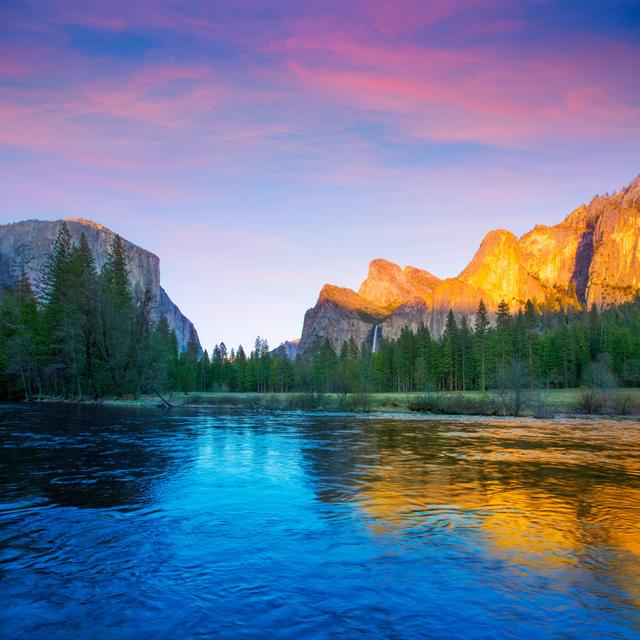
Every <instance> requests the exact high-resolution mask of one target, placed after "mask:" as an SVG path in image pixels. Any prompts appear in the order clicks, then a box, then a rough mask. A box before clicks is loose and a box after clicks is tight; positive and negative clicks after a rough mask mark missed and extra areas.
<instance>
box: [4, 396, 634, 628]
mask: <svg viewBox="0 0 640 640" xmlns="http://www.w3.org/2000/svg"><path fill="white" fill-rule="evenodd" d="M0 437H1V439H2V444H3V447H2V452H1V453H0V489H1V492H0V636H1V637H2V638H29V639H32V638H33V639H37V638H46V639H47V640H54V639H57V638H83V639H84V638H114V639H115V638H117V639H122V638H137V639H138V638H171V639H173V638H230V639H231V638H233V639H236V638H296V639H298V638H402V639H404V638H407V639H411V638H585V637H598V638H637V637H640V425H638V424H637V423H631V422H626V423H615V422H603V423H593V422H585V423H581V422H576V421H573V422H558V421H550V422H543V421H530V422H527V421H509V420H494V419H492V420H473V419H466V420H457V419H456V420H453V419H450V420H447V419H442V420H437V419H421V418H415V417H401V416H395V417H394V416H386V417H379V416H378V417H374V416H353V415H327V414H324V415H322V414H305V413H236V414H229V413H212V412H208V411H205V410H202V411H193V412H180V413H164V412H162V411H160V410H153V409H145V410H123V409H119V408H107V407H88V406H86V407H74V406H69V405H61V406H55V405H39V406H35V407H29V406H26V405H24V406H23V405H20V406H15V405H14V406H10V405H5V406H0Z"/></svg>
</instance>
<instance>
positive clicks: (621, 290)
mask: <svg viewBox="0 0 640 640" xmlns="http://www.w3.org/2000/svg"><path fill="white" fill-rule="evenodd" d="M639 292H640V176H638V177H636V178H635V179H634V180H633V181H632V182H631V183H630V184H629V185H628V186H626V187H624V188H623V189H621V190H620V191H618V192H616V193H614V194H613V195H605V196H596V197H595V198H593V199H592V200H591V202H590V203H589V204H586V205H584V204H583V205H580V206H579V207H578V208H577V209H575V210H574V211H573V212H571V213H570V214H569V215H568V216H567V217H566V218H565V219H564V220H563V221H562V222H561V223H559V224H557V225H555V226H545V225H538V226H536V227H534V228H533V229H532V230H531V231H529V232H528V233H526V234H524V235H523V236H522V237H520V238H517V237H516V236H515V235H514V234H513V233H511V232H510V231H506V230H504V229H498V230H495V231H491V232H489V233H488V234H487V235H486V236H485V238H484V239H483V241H482V243H481V244H480V247H479V248H478V250H477V251H476V253H475V255H474V256H473V258H472V260H471V262H469V264H468V265H467V267H466V268H465V269H464V270H463V271H462V272H461V273H460V274H459V275H458V276H456V277H454V278H445V279H440V278H438V277H436V276H434V275H433V274H431V273H429V272H428V271H424V270H422V269H418V268H415V267H410V266H407V267H404V269H403V268H401V267H400V266H398V265H397V264H394V263H392V262H389V261H387V260H384V259H377V260H373V261H372V262H371V263H370V265H369V272H368V275H367V278H366V279H365V281H364V282H363V283H362V285H361V286H360V289H359V290H358V292H357V293H356V292H355V291H353V290H352V289H345V288H342V287H338V286H335V285H325V286H324V287H323V288H322V290H321V291H320V295H319V297H318V301H317V303H316V305H315V306H314V307H313V308H312V309H309V310H308V311H307V313H306V314H305V319H304V326H303V330H302V337H301V340H300V345H299V348H298V352H299V353H300V354H304V353H307V352H308V351H309V350H310V349H311V348H312V347H313V345H314V344H317V343H318V342H320V341H323V340H324V339H325V338H328V339H329V341H330V342H331V344H332V346H333V347H334V349H336V350H339V349H340V348H341V346H342V343H343V342H345V341H346V340H349V339H350V338H354V339H355V341H356V343H358V344H361V343H362V342H366V343H368V344H369V345H370V346H372V345H373V339H374V333H376V332H378V333H377V337H378V338H379V337H380V336H384V337H386V338H396V337H398V335H399V334H400V332H401V331H402V329H403V327H405V326H407V327H409V328H410V329H412V330H416V329H417V328H418V326H420V325H421V324H425V325H426V326H428V327H429V329H430V331H431V333H432V335H434V336H438V337H439V336H440V335H441V334H442V331H443V328H444V322H445V318H446V314H447V312H448V310H449V309H450V308H451V309H452V310H453V311H454V313H455V315H456V316H457V317H458V319H460V318H461V317H462V316H466V317H471V316H472V315H473V314H474V313H475V311H476V309H477V307H478V303H479V301H480V300H481V299H483V300H484V301H485V303H486V305H487V307H488V308H489V309H490V310H495V308H496V307H497V305H498V304H499V303H500V302H501V301H502V300H504V301H505V302H507V303H509V305H510V306H511V308H512V310H516V309H517V308H519V307H521V306H522V305H524V303H525V302H526V301H527V299H531V300H534V301H537V302H538V303H541V304H546V305H549V306H552V307H556V308H557V307H559V306H560V305H564V306H565V307H568V306H574V307H579V306H581V305H591V304H592V303H595V304H597V305H599V306H606V305H610V304H618V303H621V302H624V301H627V300H630V299H632V298H634V297H635V296H637V295H638V293H639ZM376 327H378V329H376Z"/></svg>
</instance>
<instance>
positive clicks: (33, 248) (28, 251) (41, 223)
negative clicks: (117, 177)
mask: <svg viewBox="0 0 640 640" xmlns="http://www.w3.org/2000/svg"><path fill="white" fill-rule="evenodd" d="M65 222H66V224H67V227H68V228H69V232H70V233H71V237H72V239H73V241H74V242H78V241H79V240H80V235H81V234H82V233H84V234H85V236H86V237H87V241H88V243H89V246H90V247H91V250H92V252H93V256H94V259H95V263H96V267H97V268H98V269H100V267H102V265H103V264H104V263H105V262H106V260H107V254H108V251H109V247H110V246H111V243H112V242H113V238H114V237H115V235H116V234H115V233H114V232H113V231H111V230H110V229H107V228H106V227H103V226H102V225H100V224H97V223H95V222H91V221H90V220H84V219H82V218H77V219H76V218H72V219H68V220H65ZM61 224H62V220H55V221H45V220H24V221H22V222H16V223H14V224H5V225H0V285H1V286H7V285H8V284H9V283H10V280H11V277H12V274H13V273H15V271H16V269H17V268H19V265H20V264H21V263H24V264H25V265H26V271H27V273H28V275H29V277H30V280H31V282H32V283H33V285H34V287H35V289H36V291H37V290H38V285H39V283H40V279H41V274H42V268H43V266H44V263H45V261H46V259H47V256H48V254H49V252H50V251H51V247H52V246H53V243H54V241H55V239H56V236H57V235H58V231H59V229H60V225H61ZM122 241H123V244H124V247H125V250H126V254H127V267H128V270H129V278H130V281H131V286H132V290H133V293H134V295H135V296H142V295H143V294H144V291H145V290H146V289H148V290H149V292H150V293H151V314H152V320H153V321H157V320H158V319H159V318H161V317H162V316H166V318H167V321H168V322H169V327H170V328H171V329H173V330H174V331H175V332H176V336H177V337H178V345H179V347H180V349H181V350H183V351H184V350H185V349H186V346H187V344H188V342H189V339H190V338H191V336H192V335H193V336H194V338H195V341H196V343H197V345H198V348H200V343H199V341H198V335H197V333H196V330H195V328H194V326H193V324H192V323H191V321H190V320H189V319H188V318H186V317H185V316H184V315H182V313H181V312H180V309H178V307H177V306H176V305H175V304H174V303H173V302H172V301H171V299H170V298H169V296H168V295H167V293H166V292H165V291H164V289H163V288H162V287H161V286H160V260H159V258H158V256H156V255H155V254H153V253H151V252H150V251H146V250H145V249H142V248H141V247H138V246H137V245H135V244H133V243H131V242H129V241H127V240H125V239H124V238H123V239H122Z"/></svg>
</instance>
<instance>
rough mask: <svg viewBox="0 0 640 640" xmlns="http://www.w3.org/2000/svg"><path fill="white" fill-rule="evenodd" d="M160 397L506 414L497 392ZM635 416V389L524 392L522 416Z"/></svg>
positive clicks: (149, 401)
mask: <svg viewBox="0 0 640 640" xmlns="http://www.w3.org/2000/svg"><path fill="white" fill-rule="evenodd" d="M165 397H166V398H167V399H168V400H169V401H170V402H171V403H172V405H173V406H175V407H180V406H184V407H200V406H202V407H216V408H224V409H229V408H238V409H265V410H319V411H323V410H324V411H355V412H369V411H373V412H410V411H419V412H425V413H444V414H465V415H510V413H511V412H510V409H509V407H510V404H509V399H508V398H505V397H504V396H503V395H501V394H500V393H498V392H495V391H488V392H486V393H482V392H480V391H465V392H463V391H450V392H448V391H445V392H427V393H425V392H412V393H371V394H347V395H342V394H336V393H331V394H313V393H301V392H291V393H221V392H209V391H207V392H192V393H189V394H185V393H181V392H173V393H167V394H165ZM106 402H107V403H114V404H125V405H135V406H156V405H158V404H159V402H160V401H159V399H158V398H157V396H152V395H149V396H141V397H139V398H133V397H128V398H118V399H107V400H106ZM586 413H598V414H603V415H638V414H640V389H637V388H636V389H617V390H610V391H602V392H598V393H597V394H596V398H595V399H594V398H593V394H592V392H591V390H588V389H534V390H529V391H527V392H526V399H525V403H524V407H523V410H522V415H527V416H535V417H551V416H554V415H562V414H586Z"/></svg>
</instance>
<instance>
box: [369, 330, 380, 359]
mask: <svg viewBox="0 0 640 640" xmlns="http://www.w3.org/2000/svg"><path fill="white" fill-rule="evenodd" d="M379 331H380V325H379V324H377V325H376V326H375V327H374V328H373V347H372V348H371V352H372V353H376V352H377V351H378V347H379V346H380V338H379V337H378V336H379Z"/></svg>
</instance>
